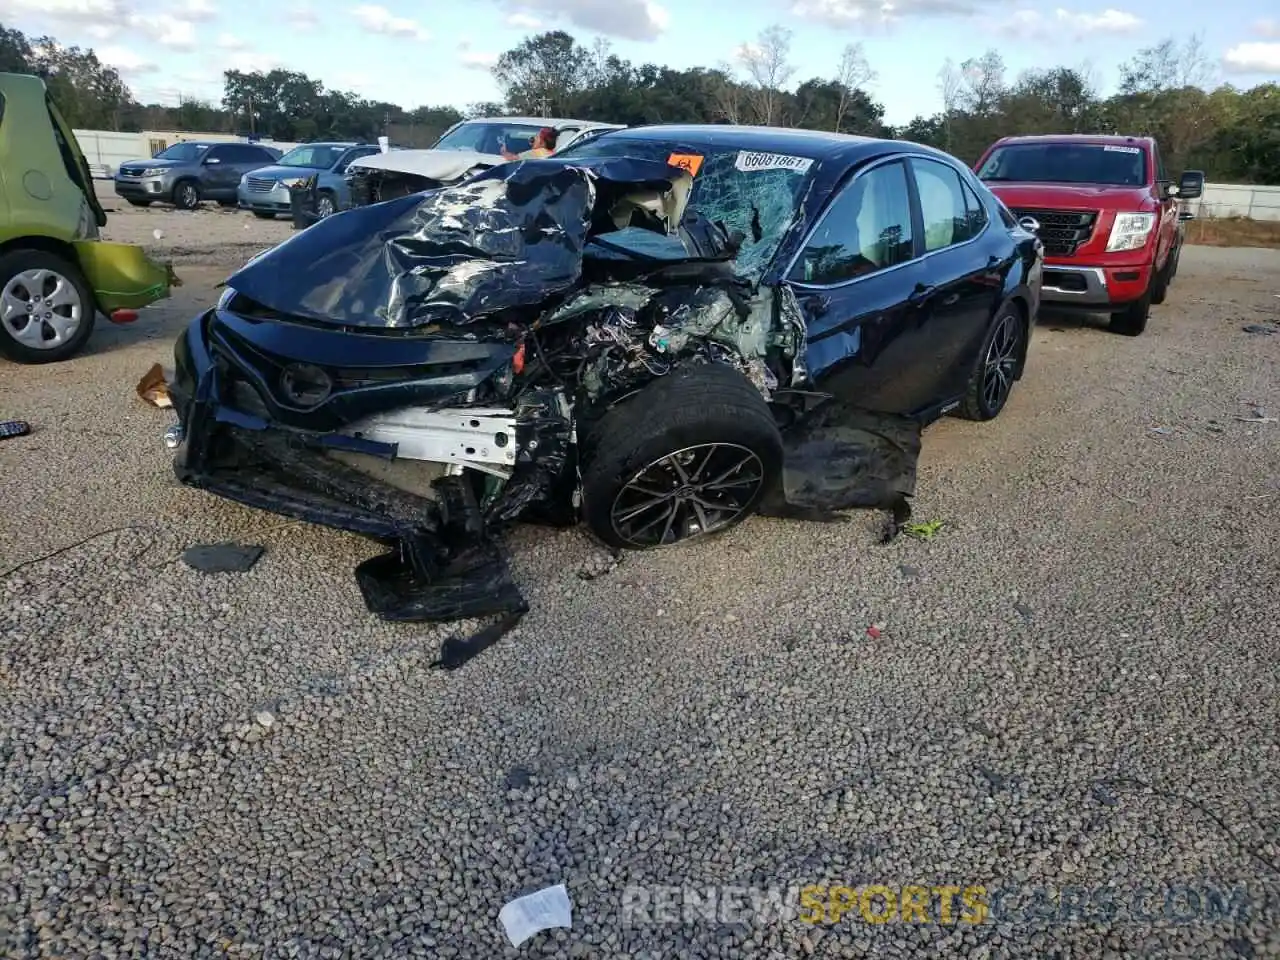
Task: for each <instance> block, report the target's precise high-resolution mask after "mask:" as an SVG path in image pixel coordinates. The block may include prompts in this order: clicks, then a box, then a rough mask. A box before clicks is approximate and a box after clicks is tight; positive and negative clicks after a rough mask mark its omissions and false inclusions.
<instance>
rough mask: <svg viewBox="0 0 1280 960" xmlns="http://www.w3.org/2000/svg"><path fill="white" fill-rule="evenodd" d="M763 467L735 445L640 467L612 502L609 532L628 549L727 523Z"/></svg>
mask: <svg viewBox="0 0 1280 960" xmlns="http://www.w3.org/2000/svg"><path fill="white" fill-rule="evenodd" d="M764 475H765V471H764V464H763V463H761V461H760V458H759V457H758V456H756V454H755V453H753V452H752V451H750V450H748V449H747V448H746V447H742V446H739V445H738V444H735V443H703V444H699V445H697V446H693V447H686V448H684V449H683V450H677V451H676V452H675V453H672V454H669V455H667V456H665V457H661V458H660V459H658V460H655V461H653V462H652V463H650V464H649V465H647V466H646V467H644V468H643V469H641V470H640V471H639V472H638V473H637V474H636V475H635V476H634V477H632V478H631V480H630V481H628V482H627V483H626V484H625V485H624V486H623V488H622V489H621V490H619V491H618V495H617V496H616V497H615V498H614V501H613V508H612V509H611V511H610V520H611V523H612V526H613V532H614V533H615V534H616V536H617V538H618V539H619V540H621V541H623V542H624V543H626V544H627V545H628V546H631V547H637V548H640V549H645V548H648V547H660V546H667V545H670V544H673V543H679V542H680V541H681V540H687V539H689V538H690V537H693V536H697V535H698V534H703V533H715V532H716V531H718V530H722V529H724V528H726V527H728V526H731V525H733V524H734V523H735V522H736V521H738V520H739V519H741V517H742V515H743V514H744V513H745V512H746V511H747V510H748V509H749V508H750V506H751V505H752V504H753V503H754V502H755V499H756V495H757V494H758V493H759V491H760V487H761V484H762V483H763V482H764Z"/></svg>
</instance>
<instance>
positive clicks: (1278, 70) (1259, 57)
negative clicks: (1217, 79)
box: [1222, 43, 1280, 74]
mask: <svg viewBox="0 0 1280 960" xmlns="http://www.w3.org/2000/svg"><path fill="white" fill-rule="evenodd" d="M1222 66H1223V68H1224V69H1226V70H1230V71H1231V72H1233V73H1275V74H1280V43H1238V44H1236V45H1235V46H1234V47H1232V48H1231V49H1230V50H1228V51H1227V52H1226V54H1225V55H1224V56H1223V58H1222Z"/></svg>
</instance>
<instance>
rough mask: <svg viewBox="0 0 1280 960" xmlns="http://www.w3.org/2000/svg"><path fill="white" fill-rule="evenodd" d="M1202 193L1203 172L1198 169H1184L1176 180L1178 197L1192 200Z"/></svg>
mask: <svg viewBox="0 0 1280 960" xmlns="http://www.w3.org/2000/svg"><path fill="white" fill-rule="evenodd" d="M1203 193H1204V173H1203V172H1202V171H1200V170H1186V171H1184V172H1183V174H1182V178H1181V179H1180V180H1179V181H1178V198H1179V199H1180V200H1194V199H1195V198H1196V197H1198V196H1200V195H1201V194H1203Z"/></svg>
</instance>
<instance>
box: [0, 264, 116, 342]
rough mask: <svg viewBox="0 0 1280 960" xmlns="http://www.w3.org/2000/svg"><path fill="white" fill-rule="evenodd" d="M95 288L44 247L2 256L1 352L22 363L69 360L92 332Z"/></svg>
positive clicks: (0, 265)
mask: <svg viewBox="0 0 1280 960" xmlns="http://www.w3.org/2000/svg"><path fill="white" fill-rule="evenodd" d="M95 313H96V308H95V306H94V300H93V293H92V291H90V289H89V285H88V284H87V283H86V282H85V279H84V277H83V276H82V275H81V273H80V271H79V270H78V269H76V267H75V266H74V265H73V264H71V263H69V262H68V261H66V260H64V259H63V258H62V257H59V256H57V255H56V254H52V253H46V252H45V251H43V250H19V251H17V252H15V253H10V254H6V255H5V256H3V257H0V354H3V355H4V356H6V357H8V358H9V359H10V360H15V361H17V362H18V363H54V362H56V361H58V360H65V359H66V358H67V357H70V356H71V355H72V354H73V353H75V352H76V351H77V350H79V349H80V347H81V346H83V345H84V342H85V341H86V340H87V339H88V338H89V334H90V333H91V332H92V331H93V321H94V318H95Z"/></svg>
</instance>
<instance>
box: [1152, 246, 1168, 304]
mask: <svg viewBox="0 0 1280 960" xmlns="http://www.w3.org/2000/svg"><path fill="white" fill-rule="evenodd" d="M1172 280H1173V251H1172V250H1170V251H1169V255H1168V256H1167V257H1165V260H1164V266H1163V267H1161V268H1160V271H1159V272H1158V273H1157V274H1156V276H1155V278H1154V281H1153V282H1152V284H1151V302H1152V303H1153V304H1160V303H1164V298H1165V297H1166V296H1168V294H1169V283H1170V281H1172Z"/></svg>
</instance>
